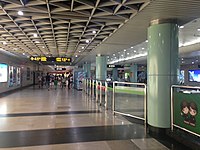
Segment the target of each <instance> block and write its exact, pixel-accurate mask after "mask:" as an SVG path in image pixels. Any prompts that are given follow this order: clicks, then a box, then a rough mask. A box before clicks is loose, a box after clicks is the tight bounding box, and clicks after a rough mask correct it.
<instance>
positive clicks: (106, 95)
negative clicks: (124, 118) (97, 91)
mask: <svg viewBox="0 0 200 150" xmlns="http://www.w3.org/2000/svg"><path fill="white" fill-rule="evenodd" d="M107 102H108V83H107V82H106V81H105V109H108V104H107Z"/></svg>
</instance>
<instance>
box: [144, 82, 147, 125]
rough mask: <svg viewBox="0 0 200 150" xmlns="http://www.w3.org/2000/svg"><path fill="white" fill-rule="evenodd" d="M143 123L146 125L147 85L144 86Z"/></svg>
mask: <svg viewBox="0 0 200 150" xmlns="http://www.w3.org/2000/svg"><path fill="white" fill-rule="evenodd" d="M144 123H145V124H147V85H146V84H145V85H144Z"/></svg>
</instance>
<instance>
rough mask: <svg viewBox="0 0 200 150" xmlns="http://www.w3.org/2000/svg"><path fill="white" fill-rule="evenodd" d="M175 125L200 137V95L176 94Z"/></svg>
mask: <svg viewBox="0 0 200 150" xmlns="http://www.w3.org/2000/svg"><path fill="white" fill-rule="evenodd" d="M173 110H174V124H175V125H178V126H180V127H182V128H185V129H187V130H189V131H192V132H194V133H197V134H199V135H200V112H199V111H200V93H182V92H175V93H174V108H173Z"/></svg>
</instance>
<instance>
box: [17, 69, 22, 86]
mask: <svg viewBox="0 0 200 150" xmlns="http://www.w3.org/2000/svg"><path fill="white" fill-rule="evenodd" d="M20 84H21V68H17V85H20Z"/></svg>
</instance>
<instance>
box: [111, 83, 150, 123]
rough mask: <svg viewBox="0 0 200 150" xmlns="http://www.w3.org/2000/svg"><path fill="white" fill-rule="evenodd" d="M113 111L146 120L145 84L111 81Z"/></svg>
mask: <svg viewBox="0 0 200 150" xmlns="http://www.w3.org/2000/svg"><path fill="white" fill-rule="evenodd" d="M112 106H113V108H112V109H113V111H114V113H119V114H122V115H125V116H130V117H134V118H136V119H140V120H144V121H145V122H146V84H143V83H129V82H113V104H112Z"/></svg>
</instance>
